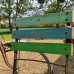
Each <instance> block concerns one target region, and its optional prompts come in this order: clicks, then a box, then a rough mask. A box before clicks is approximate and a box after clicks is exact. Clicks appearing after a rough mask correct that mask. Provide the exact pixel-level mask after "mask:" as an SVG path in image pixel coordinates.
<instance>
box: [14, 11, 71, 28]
mask: <svg viewBox="0 0 74 74" xmlns="http://www.w3.org/2000/svg"><path fill="white" fill-rule="evenodd" d="M62 22H72V11H69V12H62V13H53V14H47V15H40V16H34V17H27V18H20V19H16V21H15V20H13V27H15V26H28V25H40V24H53V23H62Z"/></svg>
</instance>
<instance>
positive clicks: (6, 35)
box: [0, 33, 12, 40]
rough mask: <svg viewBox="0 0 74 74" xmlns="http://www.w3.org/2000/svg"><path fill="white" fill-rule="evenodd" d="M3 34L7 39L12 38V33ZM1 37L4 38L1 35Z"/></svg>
mask: <svg viewBox="0 0 74 74" xmlns="http://www.w3.org/2000/svg"><path fill="white" fill-rule="evenodd" d="M0 36H1V35H0ZM2 36H3V37H4V39H5V40H10V39H12V34H10V33H9V34H2ZM1 39H2V40H3V38H2V37H1Z"/></svg>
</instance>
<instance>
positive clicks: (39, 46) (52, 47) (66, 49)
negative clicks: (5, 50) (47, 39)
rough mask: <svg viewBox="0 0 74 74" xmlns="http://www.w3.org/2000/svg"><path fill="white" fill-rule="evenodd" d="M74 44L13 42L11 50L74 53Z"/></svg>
mask: <svg viewBox="0 0 74 74" xmlns="http://www.w3.org/2000/svg"><path fill="white" fill-rule="evenodd" d="M72 47H73V44H59V43H28V42H11V50H19V51H30V52H41V53H53V54H62V55H73V53H72V52H73V48H72Z"/></svg>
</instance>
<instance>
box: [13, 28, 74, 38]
mask: <svg viewBox="0 0 74 74" xmlns="http://www.w3.org/2000/svg"><path fill="white" fill-rule="evenodd" d="M72 30H73V29H72V28H52V29H34V30H18V31H13V33H12V37H13V38H29V39H30V38H35V39H38V38H40V39H71V38H72ZM73 35H74V32H73Z"/></svg>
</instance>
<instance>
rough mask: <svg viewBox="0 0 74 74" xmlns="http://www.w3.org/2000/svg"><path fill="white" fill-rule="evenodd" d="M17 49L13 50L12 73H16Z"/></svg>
mask: <svg viewBox="0 0 74 74" xmlns="http://www.w3.org/2000/svg"><path fill="white" fill-rule="evenodd" d="M16 59H17V51H14V64H13V74H18V70H17V60H16Z"/></svg>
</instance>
